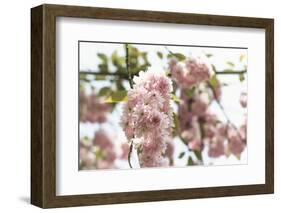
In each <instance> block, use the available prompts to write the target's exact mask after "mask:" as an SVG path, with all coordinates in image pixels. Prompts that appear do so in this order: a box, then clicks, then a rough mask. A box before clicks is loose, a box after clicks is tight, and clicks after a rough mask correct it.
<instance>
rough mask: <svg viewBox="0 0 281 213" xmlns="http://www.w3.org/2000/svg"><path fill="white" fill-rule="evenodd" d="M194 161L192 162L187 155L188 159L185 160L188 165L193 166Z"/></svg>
mask: <svg viewBox="0 0 281 213" xmlns="http://www.w3.org/2000/svg"><path fill="white" fill-rule="evenodd" d="M194 164H195V163H194V161H193V160H192V158H191V157H190V156H189V157H188V160H187V165H188V166H193V165H194Z"/></svg>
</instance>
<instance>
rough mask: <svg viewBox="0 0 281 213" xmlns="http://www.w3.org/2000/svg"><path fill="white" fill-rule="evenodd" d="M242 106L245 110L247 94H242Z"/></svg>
mask: <svg viewBox="0 0 281 213" xmlns="http://www.w3.org/2000/svg"><path fill="white" fill-rule="evenodd" d="M240 104H241V106H242V107H243V108H246V107H247V93H245V92H242V93H241V95H240Z"/></svg>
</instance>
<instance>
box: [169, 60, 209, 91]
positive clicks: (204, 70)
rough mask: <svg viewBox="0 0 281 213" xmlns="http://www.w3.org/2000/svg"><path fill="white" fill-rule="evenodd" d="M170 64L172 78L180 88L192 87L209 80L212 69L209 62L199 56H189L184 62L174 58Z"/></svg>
mask: <svg viewBox="0 0 281 213" xmlns="http://www.w3.org/2000/svg"><path fill="white" fill-rule="evenodd" d="M169 66H170V70H171V75H172V78H173V80H174V81H175V82H176V83H177V84H178V85H179V87H180V88H191V87H192V86H195V85H197V84H198V83H200V82H202V81H206V80H208V79H209V78H210V76H211V70H212V68H211V66H210V65H209V64H207V63H206V62H203V61H202V60H201V59H199V58H188V59H186V60H185V61H184V62H179V61H177V59H175V58H172V59H171V61H170V64H169Z"/></svg>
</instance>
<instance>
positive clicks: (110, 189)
mask: <svg viewBox="0 0 281 213" xmlns="http://www.w3.org/2000/svg"><path fill="white" fill-rule="evenodd" d="M273 29H274V22H273V19H265V18H249V17H233V16H216V15H199V14H187V13H170V12H156V11H139V10H125V9H110V8H93V7H78V6H65V5H41V6H38V7H35V8H32V9H31V114H32V116H31V121H32V122H31V123H32V124H31V138H32V140H31V203H32V204H34V205H36V206H39V207H42V208H51V207H65V206H79V205H97V204H113V203H129V202H145V201H162V200H176V199H190V198H207V197H218V196H237V195H252V194H265V193H273V191H274V160H273V159H274V148H273V144H274V138H273V135H274V134H273V133H274V100H273V97H274V95H273V93H274V84H273V83H274V32H273Z"/></svg>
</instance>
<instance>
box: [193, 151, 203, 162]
mask: <svg viewBox="0 0 281 213" xmlns="http://www.w3.org/2000/svg"><path fill="white" fill-rule="evenodd" d="M193 152H194V154H195V156H196V158H197V159H198V160H200V161H202V153H201V152H200V151H197V150H195V151H193Z"/></svg>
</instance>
